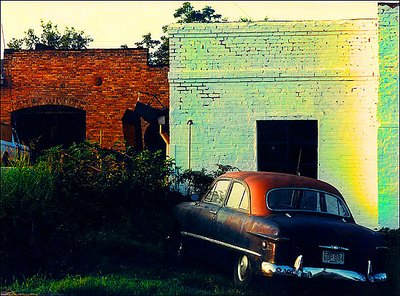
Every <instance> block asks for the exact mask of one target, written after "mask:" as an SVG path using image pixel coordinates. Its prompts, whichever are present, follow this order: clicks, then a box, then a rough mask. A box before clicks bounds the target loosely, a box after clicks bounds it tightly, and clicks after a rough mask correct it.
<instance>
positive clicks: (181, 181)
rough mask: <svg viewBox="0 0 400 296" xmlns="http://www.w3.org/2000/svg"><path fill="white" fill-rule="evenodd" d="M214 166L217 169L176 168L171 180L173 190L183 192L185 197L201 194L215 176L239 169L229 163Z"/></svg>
mask: <svg viewBox="0 0 400 296" xmlns="http://www.w3.org/2000/svg"><path fill="white" fill-rule="evenodd" d="M216 166H217V169H216V170H213V171H208V170H206V169H204V168H203V169H201V170H200V171H193V170H185V171H183V172H180V169H179V168H177V170H176V172H175V176H174V181H173V183H174V185H175V190H177V191H181V192H183V194H184V195H186V196H187V197H189V196H190V195H192V194H197V195H199V196H203V195H204V194H205V193H206V192H207V189H208V188H209V186H210V185H211V183H212V182H213V180H214V179H215V178H217V177H219V176H220V175H222V174H224V173H226V172H230V171H238V170H239V169H238V168H237V167H233V166H230V165H222V164H216Z"/></svg>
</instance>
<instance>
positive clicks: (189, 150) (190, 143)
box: [187, 119, 193, 170]
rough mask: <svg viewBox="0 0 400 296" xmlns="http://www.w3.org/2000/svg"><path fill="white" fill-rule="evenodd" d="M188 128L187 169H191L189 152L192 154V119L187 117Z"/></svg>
mask: <svg viewBox="0 0 400 296" xmlns="http://www.w3.org/2000/svg"><path fill="white" fill-rule="evenodd" d="M187 125H188V126H189V128H188V169H189V170H190V169H191V156H192V155H191V154H192V151H191V150H192V125H193V120H191V119H189V120H188V122H187Z"/></svg>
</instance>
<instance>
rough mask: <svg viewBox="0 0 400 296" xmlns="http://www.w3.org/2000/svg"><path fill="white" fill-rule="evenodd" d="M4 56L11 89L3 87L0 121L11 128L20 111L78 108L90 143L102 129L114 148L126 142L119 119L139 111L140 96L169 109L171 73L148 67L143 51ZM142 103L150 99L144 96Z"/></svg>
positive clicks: (24, 53) (97, 136)
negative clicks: (98, 83) (83, 114)
mask: <svg viewBox="0 0 400 296" xmlns="http://www.w3.org/2000/svg"><path fill="white" fill-rule="evenodd" d="M4 57H5V74H6V80H7V83H8V86H6V87H2V88H1V117H0V118H1V121H4V122H7V123H9V122H10V121H11V112H13V111H16V110H19V109H21V108H29V107H34V106H40V105H49V104H50V105H62V106H70V107H75V108H79V109H82V110H85V111H86V138H87V139H88V140H93V141H96V142H99V135H100V130H101V131H102V137H103V138H102V143H103V145H104V146H105V147H111V146H112V145H113V144H114V143H115V142H117V141H119V142H121V143H122V142H123V140H124V138H123V130H122V121H121V119H122V116H123V114H124V112H125V111H126V109H132V110H133V109H134V108H135V104H136V101H137V99H138V92H148V93H152V94H155V95H157V98H158V99H159V100H160V101H161V102H162V104H163V105H164V106H168V105H169V84H168V80H167V73H168V68H166V67H164V68H153V67H150V66H149V65H148V64H147V51H146V50H144V49H128V50H122V49H88V50H47V51H15V52H6V53H5V56H4ZM96 77H100V78H101V79H102V85H101V86H96V85H95V83H94V82H95V79H96ZM140 99H141V101H142V102H144V103H147V102H148V101H149V99H152V98H151V97H149V96H148V95H145V94H142V95H140ZM152 106H153V107H161V106H158V105H157V103H156V102H153V103H152Z"/></svg>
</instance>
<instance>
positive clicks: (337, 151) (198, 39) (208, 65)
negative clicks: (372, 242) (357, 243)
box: [169, 20, 379, 227]
mask: <svg viewBox="0 0 400 296" xmlns="http://www.w3.org/2000/svg"><path fill="white" fill-rule="evenodd" d="M169 34H170V37H171V39H170V46H171V57H170V59H171V60H170V64H171V68H170V73H169V79H170V84H171V87H170V100H171V103H170V107H171V109H170V131H171V156H172V157H173V158H175V159H176V162H177V165H178V166H180V167H182V168H183V169H186V168H187V165H188V151H187V145H188V125H187V124H186V123H187V121H188V120H189V119H191V120H193V122H194V124H193V126H192V154H191V164H192V168H193V169H201V168H203V167H204V168H209V169H214V168H215V167H214V164H216V163H221V164H230V165H233V166H237V167H239V168H240V169H242V170H256V169H257V167H256V164H257V159H256V155H257V153H256V152H257V147H256V146H257V143H256V121H257V120H271V119H277V120H282V119H288V120H290V119H313V120H318V133H319V143H318V156H319V160H318V166H319V168H318V177H319V179H322V180H325V181H327V182H330V183H332V184H333V185H335V186H336V187H337V188H338V189H339V190H340V191H341V192H342V194H343V195H344V196H345V197H346V198H347V201H348V203H349V206H350V208H351V209H352V212H353V214H354V216H355V218H356V220H357V222H359V223H361V224H364V225H367V226H374V227H375V226H377V217H378V213H377V208H378V205H377V148H376V147H377V118H376V114H377V110H376V106H377V100H378V95H377V94H378V72H379V68H378V40H377V20H351V21H347V20H345V21H293V22H260V23H222V24H181V25H174V26H173V27H172V28H171V29H170V31H169Z"/></svg>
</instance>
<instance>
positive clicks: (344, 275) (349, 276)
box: [261, 262, 387, 283]
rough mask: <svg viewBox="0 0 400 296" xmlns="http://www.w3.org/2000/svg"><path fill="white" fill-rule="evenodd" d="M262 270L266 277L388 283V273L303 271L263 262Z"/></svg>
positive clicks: (302, 269)
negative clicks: (279, 276)
mask: <svg viewBox="0 0 400 296" xmlns="http://www.w3.org/2000/svg"><path fill="white" fill-rule="evenodd" d="M261 270H262V272H263V273H264V275H266V276H273V275H283V276H295V277H301V278H321V279H322V278H327V279H340V280H350V281H355V282H366V281H370V282H376V283H378V282H385V281H387V275H386V273H377V274H369V275H367V276H365V275H363V274H361V273H359V272H356V271H351V270H343V269H334V268H318V267H302V268H301V269H296V268H294V267H290V266H287V265H275V264H272V263H269V262H263V263H262V264H261Z"/></svg>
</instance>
